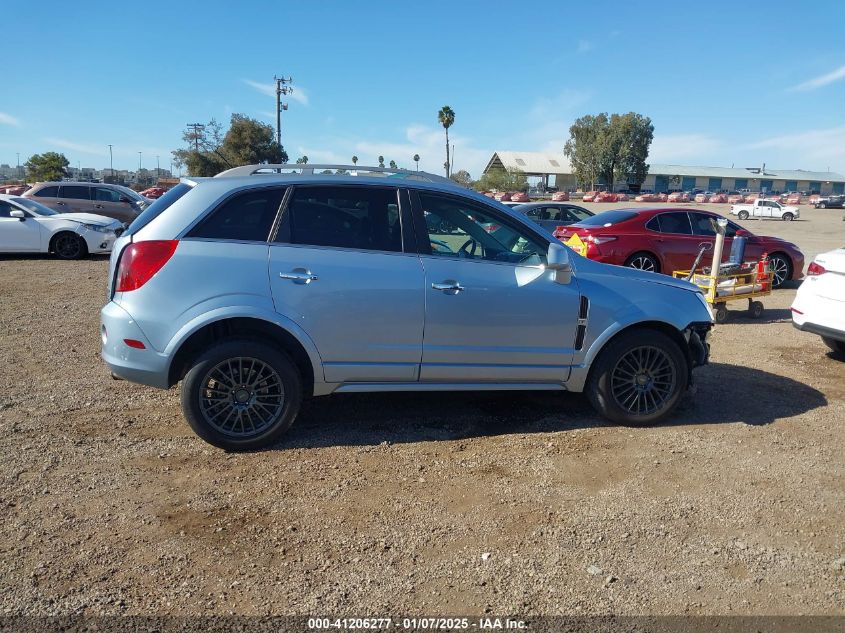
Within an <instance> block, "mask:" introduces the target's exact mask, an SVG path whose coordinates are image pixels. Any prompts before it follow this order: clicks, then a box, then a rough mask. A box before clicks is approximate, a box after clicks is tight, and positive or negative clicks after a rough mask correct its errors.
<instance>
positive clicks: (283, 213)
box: [268, 183, 416, 255]
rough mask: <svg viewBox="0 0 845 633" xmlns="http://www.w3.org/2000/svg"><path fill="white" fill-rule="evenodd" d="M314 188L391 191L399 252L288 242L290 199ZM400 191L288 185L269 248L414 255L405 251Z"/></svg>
mask: <svg viewBox="0 0 845 633" xmlns="http://www.w3.org/2000/svg"><path fill="white" fill-rule="evenodd" d="M315 187H324V188H333V189H337V188H339V187H347V188H349V187H352V188H370V189H389V190H392V191H393V192H394V193H395V194H396V204H397V206H398V207H399V234H400V237H401V240H400V243H401V244H402V250H401V251H385V250H376V249H372V248H351V247H349V246H326V245H323V244H294V243H293V242H291V241H290V239H291V232H290V214H289V213H288V208H289V206H290V203H291V199H292V198H293V196H294V195H295V193H296V190H297V189H305V188H315ZM402 189H403V187H398V186H396V185H382V184H378V185H374V184H371V183H337V184H336V183H313V184H308V183H298V184H295V185H289V186H288V191H287V192H286V193H285V196H284V198H283V199H282V204H281V205H280V207H279V213H278V217H277V219H278V222H277V223H276V224H275V225H274V227H273V231H272V232H271V234H270V237H269V239H268V242H269V244H270V245H271V246H290V247H301V248H312V249H327V250H335V251H337V250H340V251H350V252H355V253H389V254H392V255H408V254H413V255H416V253H415V252H412V251H408V250H406V247H407V246H412V244H413V243H412V242H411V243H406V240H405V219H406V214H405V213H403V211H402V209H403V201H402ZM280 236H286V239H285V240H284V241H279V239H280Z"/></svg>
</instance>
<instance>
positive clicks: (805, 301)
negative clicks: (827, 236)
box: [792, 248, 845, 354]
mask: <svg viewBox="0 0 845 633" xmlns="http://www.w3.org/2000/svg"><path fill="white" fill-rule="evenodd" d="M792 324H793V325H794V326H795V327H797V328H798V329H799V330H802V331H804V332H812V333H813V334H818V335H819V336H821V337H822V340H823V341H824V342H825V345H827V346H828V347H829V348H830V349H832V350H833V351H834V352H839V353H840V354H845V248H838V249H836V250H835V251H830V252H828V253H822V254H821V255H818V256H817V257H816V258H815V259H814V260H813V262H812V263H811V264H810V266H809V267H808V268H807V277H806V279H804V283H802V284H801V287H800V288H798V293H797V294H796V295H795V301H794V302H793V303H792Z"/></svg>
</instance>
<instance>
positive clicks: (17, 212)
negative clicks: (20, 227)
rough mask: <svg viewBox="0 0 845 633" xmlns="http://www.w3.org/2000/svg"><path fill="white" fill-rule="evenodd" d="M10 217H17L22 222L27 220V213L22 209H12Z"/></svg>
mask: <svg viewBox="0 0 845 633" xmlns="http://www.w3.org/2000/svg"><path fill="white" fill-rule="evenodd" d="M9 217H10V218H17V219H18V220H20V221H21V222H23V221H24V220H26V214H25V213H24V212H23V211H21V210H20V209H12V210H11V211H9Z"/></svg>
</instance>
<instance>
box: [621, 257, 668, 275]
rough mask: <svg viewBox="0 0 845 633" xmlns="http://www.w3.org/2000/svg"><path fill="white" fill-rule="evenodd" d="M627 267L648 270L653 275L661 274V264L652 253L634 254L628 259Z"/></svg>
mask: <svg viewBox="0 0 845 633" xmlns="http://www.w3.org/2000/svg"><path fill="white" fill-rule="evenodd" d="M625 265H626V266H627V267H628V268H637V269H639V270H647V271H649V272H652V273H659V272H660V262H658V261H657V258H656V257H655V256H654V255H652V254H651V253H634V254H633V255H631V256H630V257H629V258H628V259H627V261H626V262H625Z"/></svg>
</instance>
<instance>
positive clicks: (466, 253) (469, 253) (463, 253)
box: [458, 238, 478, 258]
mask: <svg viewBox="0 0 845 633" xmlns="http://www.w3.org/2000/svg"><path fill="white" fill-rule="evenodd" d="M468 246H471V247H472V248H471V249H470V250H467V247H468ZM477 248H478V242H476V241H475V240H474V239H473V238H469V239H468V240H467V241H466V242H464V245H463V246H461V247H460V248H459V249H458V257H465V258H474V257H475V250H476V249H477Z"/></svg>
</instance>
